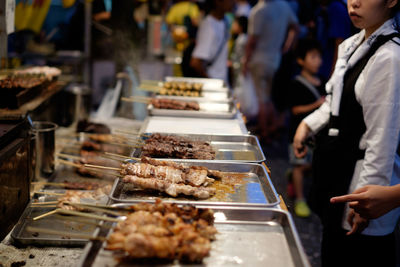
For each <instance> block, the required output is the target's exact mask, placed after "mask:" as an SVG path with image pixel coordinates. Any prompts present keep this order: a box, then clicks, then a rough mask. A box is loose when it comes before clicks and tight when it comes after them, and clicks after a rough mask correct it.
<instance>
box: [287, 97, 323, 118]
mask: <svg viewBox="0 0 400 267" xmlns="http://www.w3.org/2000/svg"><path fill="white" fill-rule="evenodd" d="M324 101H325V97H321V98H320V99H318V100H317V101H315V102H313V103H311V104H308V105H299V106H294V107H292V113H293V115H300V114H304V113H308V112H311V111H313V110H314V109H317V108H319V107H320V106H321V105H322V104H323V103H324Z"/></svg>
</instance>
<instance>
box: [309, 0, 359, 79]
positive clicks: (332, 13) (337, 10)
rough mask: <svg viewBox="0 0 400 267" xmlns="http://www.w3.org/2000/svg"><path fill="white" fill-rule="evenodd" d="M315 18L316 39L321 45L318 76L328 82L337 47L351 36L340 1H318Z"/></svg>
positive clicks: (346, 17)
mask: <svg viewBox="0 0 400 267" xmlns="http://www.w3.org/2000/svg"><path fill="white" fill-rule="evenodd" d="M320 2H321V3H320V7H319V8H318V10H317V16H316V32H315V34H316V38H317V40H318V41H319V42H320V43H321V45H322V61H323V62H322V67H321V70H320V73H319V74H320V75H321V76H322V77H323V78H324V79H325V80H328V79H329V78H330V76H331V74H332V73H333V70H334V67H335V63H336V59H337V56H338V47H339V44H340V43H341V42H343V40H345V39H346V38H348V37H350V35H351V34H352V32H351V29H352V26H351V21H350V18H349V16H348V15H347V9H346V4H345V3H343V2H342V0H320Z"/></svg>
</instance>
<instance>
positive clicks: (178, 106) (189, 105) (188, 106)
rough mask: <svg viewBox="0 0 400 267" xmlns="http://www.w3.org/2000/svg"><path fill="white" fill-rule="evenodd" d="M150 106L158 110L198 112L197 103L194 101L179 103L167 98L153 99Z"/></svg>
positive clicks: (179, 101)
mask: <svg viewBox="0 0 400 267" xmlns="http://www.w3.org/2000/svg"><path fill="white" fill-rule="evenodd" d="M151 104H152V105H153V106H154V107H155V108H158V109H175V110H200V106H199V103H197V102H195V101H181V100H176V99H168V98H153V99H152V100H151Z"/></svg>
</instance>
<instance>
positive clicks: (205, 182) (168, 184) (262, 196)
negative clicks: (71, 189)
mask: <svg viewBox="0 0 400 267" xmlns="http://www.w3.org/2000/svg"><path fill="white" fill-rule="evenodd" d="M90 167H94V166H90ZM98 168H106V167H103V166H98ZM111 169H112V170H114V171H115V172H116V175H119V179H116V180H115V182H114V185H113V188H112V190H111V193H110V198H111V199H112V200H113V201H115V202H129V203H133V202H154V201H155V199H156V198H161V199H163V200H164V201H166V202H174V203H186V204H197V203H202V204H206V205H214V206H215V205H225V206H247V207H269V206H276V205H278V204H279V202H280V200H279V197H278V195H277V193H276V190H275V188H274V186H273V185H272V183H271V180H270V178H269V176H268V173H267V171H266V169H265V168H264V166H262V165H259V164H253V163H233V162H224V163H223V162H215V161H214V162H212V161H210V162H201V163H199V162H196V161H185V162H181V161H178V160H174V161H163V160H156V159H151V158H148V157H142V158H138V159H135V160H128V161H126V160H125V161H124V162H123V163H121V165H120V168H111Z"/></svg>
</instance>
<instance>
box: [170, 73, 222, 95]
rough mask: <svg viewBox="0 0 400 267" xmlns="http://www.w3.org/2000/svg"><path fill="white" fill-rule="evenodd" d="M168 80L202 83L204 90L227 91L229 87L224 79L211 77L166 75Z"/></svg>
mask: <svg viewBox="0 0 400 267" xmlns="http://www.w3.org/2000/svg"><path fill="white" fill-rule="evenodd" d="M165 81H166V82H187V83H202V84H203V87H202V90H205V91H217V92H226V91H229V88H227V87H224V80H222V79H210V78H190V77H173V76H167V77H165Z"/></svg>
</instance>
